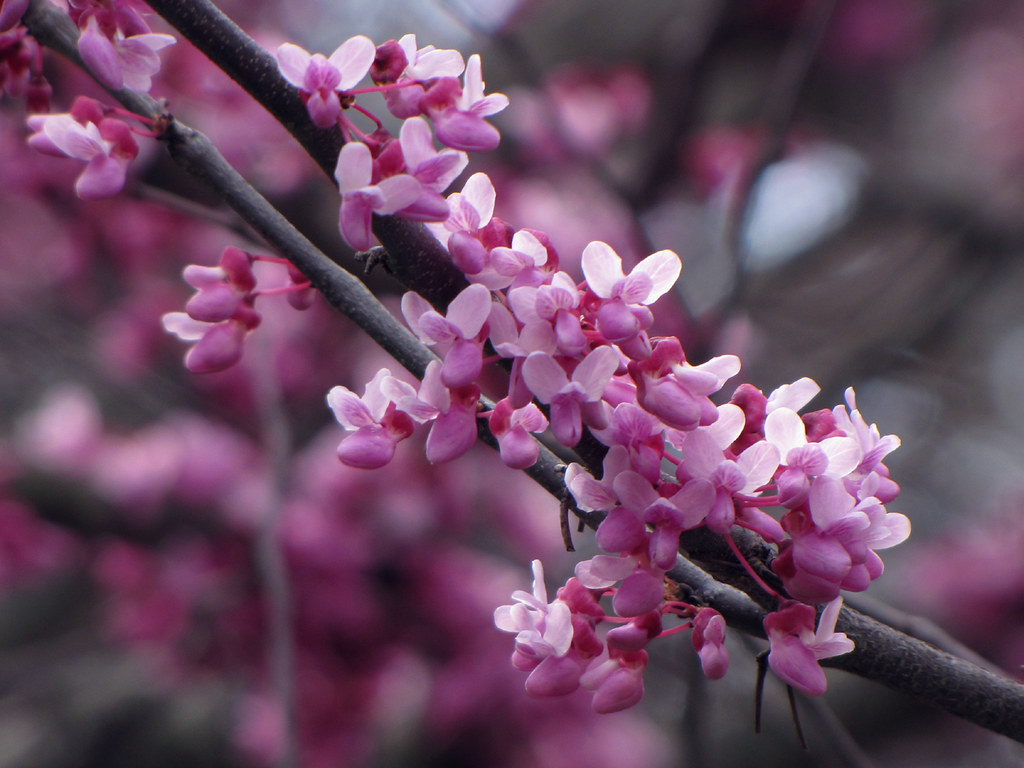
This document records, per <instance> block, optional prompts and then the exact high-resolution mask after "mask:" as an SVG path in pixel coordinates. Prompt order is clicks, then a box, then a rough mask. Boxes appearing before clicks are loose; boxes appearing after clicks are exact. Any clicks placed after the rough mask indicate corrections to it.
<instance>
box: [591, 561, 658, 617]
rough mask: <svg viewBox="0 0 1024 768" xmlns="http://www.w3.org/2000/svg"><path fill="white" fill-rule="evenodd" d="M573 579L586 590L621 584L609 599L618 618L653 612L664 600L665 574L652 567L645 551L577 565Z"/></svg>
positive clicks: (654, 566)
mask: <svg viewBox="0 0 1024 768" xmlns="http://www.w3.org/2000/svg"><path fill="white" fill-rule="evenodd" d="M576 578H577V579H579V580H580V583H581V584H582V585H583V586H585V587H587V588H588V589H606V588H608V587H611V586H613V585H614V584H616V583H617V582H620V581H621V582H622V584H621V585H620V586H619V587H618V588H617V589H616V590H615V596H614V597H613V598H612V607H613V608H614V609H615V612H616V613H617V614H619V615H620V616H639V615H640V614H643V613H647V612H648V611H652V610H654V609H655V608H657V607H658V606H659V605H660V604H661V602H662V599H663V597H664V581H665V570H664V569H663V568H658V567H657V566H656V565H653V564H652V563H651V562H650V561H649V560H648V559H647V555H646V551H643V552H636V551H634V552H633V553H630V554H626V555H623V556H621V557H612V556H611V555H596V556H594V557H592V558H591V559H590V560H583V561H581V562H579V563H577V564H576Z"/></svg>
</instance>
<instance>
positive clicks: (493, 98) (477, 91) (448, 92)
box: [421, 54, 508, 152]
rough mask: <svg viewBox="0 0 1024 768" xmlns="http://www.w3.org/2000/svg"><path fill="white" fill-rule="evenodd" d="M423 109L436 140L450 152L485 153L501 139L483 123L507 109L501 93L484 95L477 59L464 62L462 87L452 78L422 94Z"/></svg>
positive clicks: (487, 124)
mask: <svg viewBox="0 0 1024 768" xmlns="http://www.w3.org/2000/svg"><path fill="white" fill-rule="evenodd" d="M421 105H422V107H423V108H424V109H425V110H426V112H427V114H428V115H429V116H430V118H431V119H432V120H433V121H434V126H435V129H436V131H437V138H438V140H439V141H440V142H441V143H442V144H444V145H446V146H449V147H452V148H453V149H465V150H467V151H470V152H484V151H487V150H490V149H494V148H495V147H497V146H498V142H499V141H500V140H501V136H500V135H499V134H498V131H497V129H496V128H495V127H494V126H493V125H491V124H490V123H488V122H487V121H486V120H484V118H485V117H489V116H490V115H493V114H495V113H497V112H500V111H501V110H503V109H504V108H505V107H507V106H508V97H507V96H505V94H503V93H492V94H490V95H489V96H485V95H484V81H483V76H482V69H481V64H480V56H479V55H477V54H473V55H472V56H470V57H469V61H468V62H467V63H466V72H465V75H464V77H463V85H462V87H461V88H460V87H459V83H458V81H457V80H455V78H451V77H445V78H441V79H439V80H438V81H437V82H436V83H435V84H434V85H433V86H432V87H431V88H430V89H429V90H428V91H427V92H426V93H425V94H424V97H423V100H422V102H421Z"/></svg>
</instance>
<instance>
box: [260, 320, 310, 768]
mask: <svg viewBox="0 0 1024 768" xmlns="http://www.w3.org/2000/svg"><path fill="white" fill-rule="evenodd" d="M260 352H261V353H262V354H258V355H257V356H256V364H255V365H254V366H253V367H254V371H253V373H254V375H253V376H252V378H253V381H254V382H255V383H256V395H257V401H258V405H259V414H260V421H261V426H262V429H261V432H262V442H263V447H264V449H265V452H266V458H267V472H266V476H267V494H266V500H265V508H264V510H263V516H262V520H261V521H260V526H259V536H258V538H257V540H256V557H257V560H258V562H259V569H260V574H261V577H262V579H263V584H264V588H265V589H266V592H267V610H268V613H269V618H270V621H269V624H270V638H269V649H270V672H271V679H272V680H273V685H274V689H275V690H276V691H277V697H278V701H279V703H280V706H281V709H282V717H283V718H284V733H285V738H284V741H285V744H284V749H283V750H282V755H281V758H280V760H279V763H278V764H279V765H280V767H281V768H294V766H297V765H298V764H299V763H298V717H297V715H298V712H297V706H296V695H295V650H294V644H293V642H292V633H293V611H292V588H291V580H290V579H289V578H288V564H287V563H286V562H285V556H284V553H283V552H282V551H281V540H280V536H279V531H280V527H281V511H282V509H283V507H284V499H285V492H286V488H287V484H288V473H289V466H290V459H291V442H292V438H291V430H290V429H289V424H288V417H287V415H286V414H285V412H284V408H283V407H282V402H281V391H280V387H279V386H278V381H277V376H276V375H275V373H274V372H273V371H272V370H267V369H270V368H272V364H271V361H272V360H273V355H272V350H271V349H270V344H269V341H268V340H267V339H266V338H265V337H264V339H263V348H262V349H261V350H260ZM257 368H262V369H265V370H256V369H257Z"/></svg>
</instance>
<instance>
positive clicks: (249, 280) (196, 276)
mask: <svg viewBox="0 0 1024 768" xmlns="http://www.w3.org/2000/svg"><path fill="white" fill-rule="evenodd" d="M253 261H254V259H253V256H252V255H251V254H249V253H246V252H245V251H243V250H242V249H240V248H235V247H234V246H228V247H227V248H225V249H224V251H223V253H221V257H220V263H219V264H218V266H216V267H203V266H199V265H196V264H189V265H188V266H187V267H185V270H184V272H183V273H182V274H183V276H184V278H185V282H186V283H188V284H189V285H191V286H192V287H193V288H195V289H196V294H195V295H194V296H193V297H192V298H191V299H189V301H188V303H187V304H186V305H185V311H186V312H187V313H188V315H189V317H191V318H192V319H194V320H200V321H203V322H207V323H219V322H221V321H223V320H227V319H228V318H230V317H231V316H232V315H234V314H235V313H236V312H237V311H238V310H239V308H240V307H241V306H242V304H243V302H245V301H247V300H248V301H250V303H251V300H252V298H253V296H252V291H253V289H254V288H255V287H256V276H255V275H254V274H253V271H252V264H253Z"/></svg>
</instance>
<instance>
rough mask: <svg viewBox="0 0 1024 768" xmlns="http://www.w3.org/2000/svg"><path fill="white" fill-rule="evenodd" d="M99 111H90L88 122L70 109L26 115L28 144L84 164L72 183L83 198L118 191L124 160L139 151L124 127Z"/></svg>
mask: <svg viewBox="0 0 1024 768" xmlns="http://www.w3.org/2000/svg"><path fill="white" fill-rule="evenodd" d="M78 105H79V103H78V102H76V106H78ZM97 113H98V114H97ZM101 114H102V113H101V112H100V111H99V110H98V109H97V110H90V114H89V116H90V117H91V118H93V119H91V120H88V121H83V120H80V119H77V116H76V114H75V113H74V112H72V113H62V114H55V115H32V116H30V117H29V118H28V126H29V128H31V129H32V130H33V131H34V133H33V134H32V135H31V136H29V139H28V143H29V146H31V147H33V148H34V149H37V150H39V151H41V152H45V153H47V154H55V155H62V156H66V157H72V158H75V159H76V160H82V161H84V162H85V163H86V167H85V170H84V171H82V173H81V175H80V176H79V177H78V180H77V181H76V182H75V193H76V194H77V195H78V196H79V197H81V198H83V199H87V200H89V199H95V198H102V197H110V196H112V195H116V194H117V193H118V192H120V191H121V189H122V188H123V187H124V183H125V177H126V175H127V173H128V163H130V162H131V161H132V160H134V159H135V157H136V156H137V155H138V153H139V148H138V145H137V144H136V143H135V139H134V138H133V137H132V134H131V131H130V129H129V128H128V126H127V125H125V124H124V123H122V122H121V121H119V120H115V119H112V118H104V117H101V116H100V115H101Z"/></svg>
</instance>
